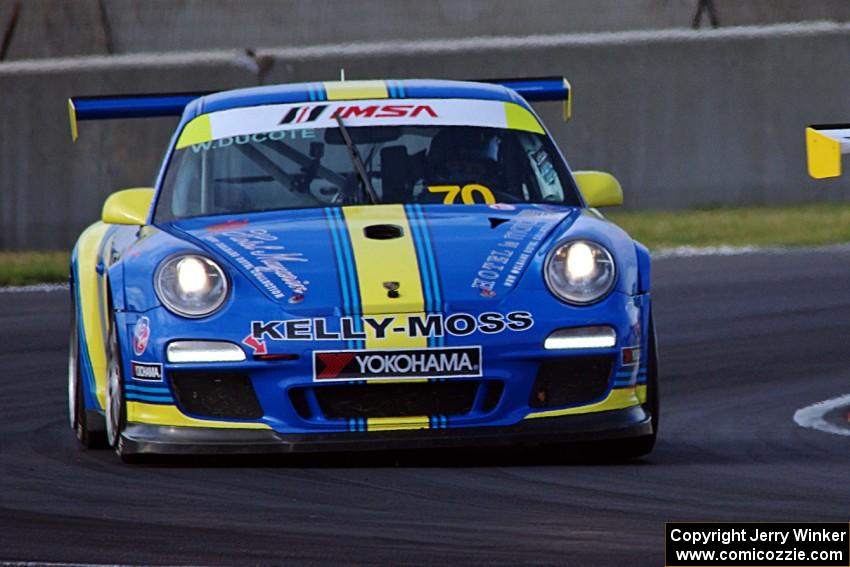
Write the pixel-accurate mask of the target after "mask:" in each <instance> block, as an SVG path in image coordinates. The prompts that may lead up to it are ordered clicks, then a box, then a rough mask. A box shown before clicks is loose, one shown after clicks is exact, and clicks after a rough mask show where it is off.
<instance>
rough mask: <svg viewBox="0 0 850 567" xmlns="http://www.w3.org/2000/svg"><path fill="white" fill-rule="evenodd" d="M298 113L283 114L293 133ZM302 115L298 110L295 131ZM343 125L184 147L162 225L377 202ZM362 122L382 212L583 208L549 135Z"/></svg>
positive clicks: (356, 136) (362, 151)
mask: <svg viewBox="0 0 850 567" xmlns="http://www.w3.org/2000/svg"><path fill="white" fill-rule="evenodd" d="M281 106H286V105H281ZM289 106H291V105H289ZM304 108H305V109H306V110H304V111H301V114H303V115H304V116H303V117H304V118H309V116H310V114H311V113H313V112H308V111H309V110H310V107H307V106H305V107H304ZM315 108H322V107H315ZM284 111H286V109H285V108H283V109H282V110H281V113H283V112H284ZM432 112H434V113H436V112H437V111H433V110H432ZM526 112H527V111H526ZM290 114H293V112H292V111H289V112H285V113H283V114H282V116H283V119H281V122H282V123H283V126H286V125H287V123H286V122H285V121H286V119H287V117H288V116H289V115H290ZM326 114H328V113H327V112H326ZM336 114H337V115H339V112H337V113H336ZM423 114H427V113H426V112H423ZM280 115H281V114H278V115H277V116H280ZM297 115H298V108H297V107H296V109H295V113H294V116H293V118H292V121H293V122H296V121H298V116H297ZM528 116H529V117H531V115H530V113H529V114H528ZM340 117H341V116H340ZM333 118H334V120H333V124H336V125H335V126H334V125H331V122H330V121H325V122H320V123H321V124H322V125H323V126H324V125H327V127H317V128H310V127H304V126H303V125H301V127H298V128H289V129H275V130H268V131H258V132H253V133H245V134H236V135H233V136H224V137H219V138H217V139H212V140H206V141H200V142H197V143H191V144H186V145H184V147H180V148H179V149H177V150H175V152H174V154H173V156H172V160H171V163H170V165H169V168H168V171H167V174H166V176H165V180H164V185H163V189H162V193H161V196H160V199H159V201H158V205H157V211H156V220H157V221H160V222H161V221H167V220H173V219H179V218H186V217H195V216H203V215H216V214H230V213H243V212H257V211H268V210H279V209H296V208H311V207H327V206H344V205H354V204H369V203H371V202H372V200H373V199H372V198H371V196H370V194H369V193H370V190H369V188H368V187H367V185H366V183H364V179H363V178H364V175H361V172H358V168H357V167H356V165H355V158H354V156H353V155H352V152H350V151H349V149H348V147H347V145H346V142H345V140H344V137H343V135H342V132H341V130H340V127H339V125H338V123H336V120H335V119H336V115H334V116H333ZM425 118H426V119H427V118H432V117H431V116H426V117H425ZM419 122H422V120H419ZM349 123H350V124H352V125H349ZM362 123H363V118H359V119H356V117H355V119H353V120H348V119H344V125H345V129H346V131H347V132H348V134H349V135H350V138H351V141H352V142H353V145H354V146H355V147H356V154H357V155H358V156H359V158H360V159H361V160H362V165H363V172H365V177H366V178H367V179H368V181H369V184H370V185H371V190H373V191H374V197H375V200H376V201H377V202H378V203H444V204H475V203H521V202H528V203H554V204H567V205H578V204H579V202H578V199H577V197H576V193H575V189H574V188H573V185H572V181H571V179H570V177H569V175H568V174H567V171H566V167H565V165H564V163H563V161H562V160H561V158H560V155H559V154H558V153H557V151H556V150H555V149H554V147H553V145H552V142H551V141H550V140H549V138H548V136H546V135H545V133H543V132H542V128H541V129H540V131H539V132H533V131H528V130H522V129H512V128H500V127H492V126H487V125H484V126H480V125H474V126H469V125H456V124H434V125H428V124H427V123H426V124H398V125H369V126H363V125H357V124H362ZM535 124H536V122H535ZM307 125H309V124H307ZM280 126H281V125H278V126H277V127H278V128H280ZM538 128H539V126H538ZM180 145H181V144H180V143H178V147H179V146H180Z"/></svg>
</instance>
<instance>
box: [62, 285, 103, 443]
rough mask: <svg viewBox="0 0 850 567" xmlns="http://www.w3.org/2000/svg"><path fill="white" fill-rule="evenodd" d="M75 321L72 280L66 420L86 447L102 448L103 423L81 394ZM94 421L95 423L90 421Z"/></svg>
mask: <svg viewBox="0 0 850 567" xmlns="http://www.w3.org/2000/svg"><path fill="white" fill-rule="evenodd" d="M79 332H80V329H79V326H78V323H77V305H76V295H75V289H74V285H73V282H72V283H71V327H70V330H69V333H68V335H69V340H68V421H69V422H70V425H71V429H73V430H74V433H75V435H76V437H77V441H79V442H80V445H82V446H83V447H84V448H86V449H104V448H105V447H106V434H105V433H104V431H103V424H102V423H100V422H97V419H96V418H92V417H91V416H90V415H89V412H87V411H86V403H85V396H84V394H83V387H84V386H83V377H82V373H81V372H80V336H79ZM93 421H95V422H96V423H92V422H93Z"/></svg>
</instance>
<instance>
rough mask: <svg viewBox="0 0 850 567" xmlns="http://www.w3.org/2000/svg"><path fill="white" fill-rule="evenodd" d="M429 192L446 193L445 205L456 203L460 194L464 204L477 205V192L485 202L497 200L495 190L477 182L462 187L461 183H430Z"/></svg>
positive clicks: (490, 203) (489, 203) (491, 202)
mask: <svg viewBox="0 0 850 567" xmlns="http://www.w3.org/2000/svg"><path fill="white" fill-rule="evenodd" d="M428 192H429V193H445V194H446V196H445V198H444V199H443V204H444V205H454V204H455V203H456V202H457V197H458V195H460V200H461V202H462V203H463V204H464V205H475V204H477V203H476V201H475V194H476V193H478V194H480V195H481V197H482V198H483V199H484V203H486V204H488V205H492V204H493V203H495V202H496V197H494V196H493V192H492V191H490V189H488V188H487V187H485V186H483V185H478V184H477V183H470V184H469V185H464V186H463V187H462V188H461V186H460V185H430V186H428Z"/></svg>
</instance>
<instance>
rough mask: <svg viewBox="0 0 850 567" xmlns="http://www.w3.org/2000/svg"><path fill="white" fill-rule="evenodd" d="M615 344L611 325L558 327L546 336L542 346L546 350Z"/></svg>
mask: <svg viewBox="0 0 850 567" xmlns="http://www.w3.org/2000/svg"><path fill="white" fill-rule="evenodd" d="M616 344H617V332H616V331H614V329H612V328H611V327H605V326H596V327H577V328H575V329H558V330H557V331H555V332H554V333H552V334H551V335H549V336H548V337H546V342H545V343H543V347H544V348H545V349H546V350H574V349H576V350H580V349H587V348H611V347H613V346H614V345H616Z"/></svg>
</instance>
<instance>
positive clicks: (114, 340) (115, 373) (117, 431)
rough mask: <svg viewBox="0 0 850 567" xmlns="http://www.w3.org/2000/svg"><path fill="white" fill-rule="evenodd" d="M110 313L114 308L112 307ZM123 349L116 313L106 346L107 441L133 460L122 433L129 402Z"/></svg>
mask: <svg viewBox="0 0 850 567" xmlns="http://www.w3.org/2000/svg"><path fill="white" fill-rule="evenodd" d="M110 313H112V309H111V307H110ZM121 368H122V366H121V349H120V347H119V345H118V325H117V324H116V322H115V315H114V314H112V315H111V317H110V320H109V340H108V343H107V347H106V441H107V442H108V443H109V446H110V447H112V448H113V449H114V450H115V453H116V454H117V455H118V456H119V457H121V459H122V460H124V461H130V460H132V455H129V454H128V453H127V452H126V449H125V447H124V438H123V437H122V436H121V434H122V433H123V432H124V427H125V426H126V425H127V402H126V400H125V399H124V374H123V372H122V370H121Z"/></svg>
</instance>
